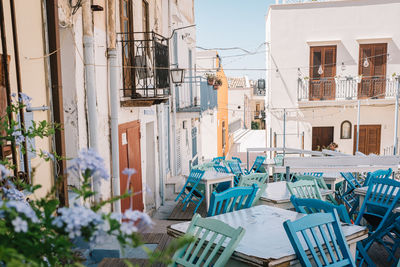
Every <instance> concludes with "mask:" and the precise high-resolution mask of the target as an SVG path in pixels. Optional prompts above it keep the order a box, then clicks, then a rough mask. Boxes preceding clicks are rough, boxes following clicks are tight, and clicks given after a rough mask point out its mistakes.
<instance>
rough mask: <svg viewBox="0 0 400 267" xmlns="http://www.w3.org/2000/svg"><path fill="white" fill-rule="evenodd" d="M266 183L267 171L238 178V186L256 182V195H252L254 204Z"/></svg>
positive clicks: (250, 184)
mask: <svg viewBox="0 0 400 267" xmlns="http://www.w3.org/2000/svg"><path fill="white" fill-rule="evenodd" d="M267 183H268V173H253V174H248V175H244V176H242V178H241V179H240V181H239V183H238V186H252V185H253V184H256V185H257V186H258V188H259V189H258V191H257V194H256V196H255V197H254V200H253V204H252V206H254V205H255V204H256V203H257V202H258V200H259V199H260V197H261V195H262V193H263V192H265V189H266V188H267V185H268V184H267Z"/></svg>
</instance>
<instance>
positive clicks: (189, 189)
mask: <svg viewBox="0 0 400 267" xmlns="http://www.w3.org/2000/svg"><path fill="white" fill-rule="evenodd" d="M192 188H193V187H191V186H186V190H187V191H188V192H190V191H191V190H192ZM193 195H195V196H196V197H199V198H201V197H202V196H201V193H200V192H199V191H197V189H195V190H193Z"/></svg>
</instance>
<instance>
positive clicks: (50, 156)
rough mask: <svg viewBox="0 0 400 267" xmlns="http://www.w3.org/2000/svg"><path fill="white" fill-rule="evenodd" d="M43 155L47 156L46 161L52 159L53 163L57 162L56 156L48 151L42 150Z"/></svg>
mask: <svg viewBox="0 0 400 267" xmlns="http://www.w3.org/2000/svg"><path fill="white" fill-rule="evenodd" d="M42 154H43V155H44V156H45V159H51V160H52V161H54V160H55V157H54V155H53V154H52V153H50V152H48V151H46V150H42Z"/></svg>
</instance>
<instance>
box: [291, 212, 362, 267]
mask: <svg viewBox="0 0 400 267" xmlns="http://www.w3.org/2000/svg"><path fill="white" fill-rule="evenodd" d="M283 227H284V228H285V231H286V234H287V235H288V238H289V240H290V243H291V244H292V246H293V249H294V250H295V252H296V255H297V257H298V258H299V260H300V263H301V265H302V266H307V267H308V266H310V267H311V266H315V265H316V266H354V267H355V266H356V264H355V262H354V259H353V257H352V255H351V252H350V249H349V246H348V245H347V242H346V238H345V236H344V234H343V232H342V229H341V226H340V220H339V216H338V214H337V211H336V210H333V212H330V213H315V214H310V215H307V216H304V217H303V218H300V219H298V220H296V221H293V222H291V221H289V220H288V221H285V222H284V223H283ZM298 232H300V233H301V235H298V234H297V233H298ZM299 236H302V239H303V240H304V241H305V242H301V241H300V239H299ZM303 244H304V245H303ZM308 250H309V251H310V252H311V257H312V259H313V262H312V263H313V264H312V263H311V261H310V259H309V258H308V255H307V252H306V251H308Z"/></svg>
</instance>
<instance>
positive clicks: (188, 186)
mask: <svg viewBox="0 0 400 267" xmlns="http://www.w3.org/2000/svg"><path fill="white" fill-rule="evenodd" d="M203 176H204V171H202V170H192V171H191V172H190V174H189V177H188V179H187V181H186V183H185V185H184V186H183V188H182V190H181V192H180V193H179V195H178V196H177V197H176V199H175V201H178V200H179V199H180V200H181V201H182V204H183V209H182V210H183V211H185V210H186V208H187V206H189V204H190V202H193V203H194V204H195V205H196V208H195V210H194V211H193V213H196V211H197V209H198V208H199V206H200V204H201V202H202V201H203V199H204V195H203V194H202V193H201V192H200V191H199V190H198V189H196V187H197V186H198V184H199V183H200V181H201V178H203Z"/></svg>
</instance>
